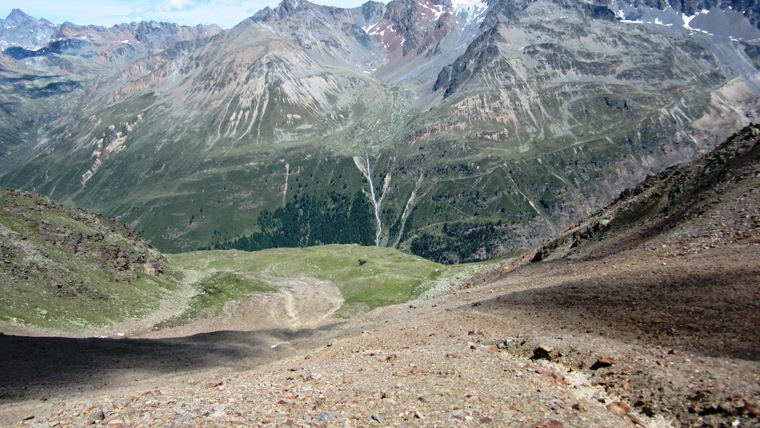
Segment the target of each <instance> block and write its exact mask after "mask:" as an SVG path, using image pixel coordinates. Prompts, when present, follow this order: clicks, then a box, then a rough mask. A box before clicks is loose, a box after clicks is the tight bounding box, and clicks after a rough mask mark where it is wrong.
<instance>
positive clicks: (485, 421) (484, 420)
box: [480, 416, 493, 424]
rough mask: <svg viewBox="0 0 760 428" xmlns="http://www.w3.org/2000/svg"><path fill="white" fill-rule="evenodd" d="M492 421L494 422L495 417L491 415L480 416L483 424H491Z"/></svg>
mask: <svg viewBox="0 0 760 428" xmlns="http://www.w3.org/2000/svg"><path fill="white" fill-rule="evenodd" d="M492 422H493V418H492V417H490V416H482V417H481V418H480V423H482V424H490V423H492Z"/></svg>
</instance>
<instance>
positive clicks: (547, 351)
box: [530, 344, 554, 360]
mask: <svg viewBox="0 0 760 428" xmlns="http://www.w3.org/2000/svg"><path fill="white" fill-rule="evenodd" d="M552 352H554V348H553V347H552V346H550V345H545V344H544V345H538V347H537V348H536V349H534V350H533V356H532V357H530V359H531V360H551V353H552Z"/></svg>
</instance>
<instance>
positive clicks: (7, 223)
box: [0, 189, 176, 330]
mask: <svg viewBox="0 0 760 428" xmlns="http://www.w3.org/2000/svg"><path fill="white" fill-rule="evenodd" d="M0 201H1V202H2V205H1V206H0V237H2V241H1V242H2V244H0V289H1V290H2V292H1V293H0V321H1V322H5V323H8V324H10V325H18V326H24V325H31V326H37V327H45V328H55V329H62V330H69V329H81V328H86V327H96V326H105V325H110V324H112V323H113V322H116V321H120V320H124V319H126V318H139V317H142V316H145V315H146V314H148V313H150V312H151V311H153V310H155V309H157V308H158V307H159V303H160V301H161V299H163V298H165V297H166V296H167V295H169V294H170V293H172V290H174V289H175V284H176V280H175V278H173V275H172V274H171V272H170V271H169V270H168V267H167V264H166V260H165V259H164V257H163V256H162V255H161V253H159V252H158V251H157V250H156V249H154V248H153V247H151V246H150V245H148V244H147V243H146V242H144V241H143V240H142V239H140V238H139V237H138V236H137V235H136V234H134V232H132V231H131V230H129V229H128V228H126V227H125V226H124V225H122V224H120V223H118V222H116V221H114V220H111V219H109V218H106V217H103V216H100V215H96V214H93V213H89V212H86V211H83V210H78V209H69V208H64V207H62V206H61V205H59V204H57V203H55V202H53V201H51V200H50V199H47V198H44V197H41V196H38V195H34V194H30V193H25V192H19V191H15V190H10V189H3V190H1V191H0Z"/></svg>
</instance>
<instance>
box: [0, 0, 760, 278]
mask: <svg viewBox="0 0 760 428" xmlns="http://www.w3.org/2000/svg"><path fill="white" fill-rule="evenodd" d="M724 3H725V2H724ZM724 3H720V4H718V2H710V1H701V2H696V1H692V2H688V1H682V2H680V3H678V4H673V5H666V4H663V2H659V1H640V2H633V3H627V2H626V3H622V2H618V1H613V2H607V1H566V0H535V1H531V0H491V1H484V2H466V1H448V0H444V1H439V0H393V1H391V2H390V3H387V4H383V3H377V2H368V3H366V4H364V5H363V6H361V7H358V8H354V9H340V8H335V7H328V6H320V5H316V4H313V3H310V2H308V1H305V0H302V1H292V0H285V1H283V2H282V3H281V4H280V5H279V6H278V7H276V8H274V9H269V8H268V9H265V10H262V11H261V12H259V13H257V14H256V15H254V16H252V17H250V18H248V19H245V20H244V21H242V22H241V23H240V24H239V25H237V26H236V27H234V28H232V29H230V30H227V31H221V30H220V29H219V28H218V27H203V26H198V27H180V26H176V25H173V24H159V23H140V24H125V25H120V26H115V27H112V28H101V27H79V26H74V25H71V24H63V25H60V26H55V25H52V24H50V23H49V22H47V21H44V20H37V19H35V18H31V17H28V16H26V15H24V14H23V13H22V12H20V11H14V12H13V13H12V14H11V15H10V16H9V17H8V18H7V19H6V20H4V21H2V22H0V28H2V33H0V46H2V47H3V54H2V55H0V88H2V91H1V92H0V105H1V106H2V108H0V184H2V185H6V186H10V187H15V188H20V189H25V190H31V191H35V192H39V193H42V194H45V195H48V196H51V197H52V198H54V199H56V200H59V201H61V202H63V203H65V204H68V205H76V206H81V207H86V208H89V209H93V210H95V211H98V212H101V213H104V214H107V215H110V216H114V217H116V218H117V219H118V220H120V221H122V222H124V223H126V224H128V225H129V226H131V227H132V228H134V229H135V230H136V231H138V232H139V233H140V234H141V235H142V236H143V237H145V238H146V239H147V240H149V241H150V242H151V243H152V244H153V245H155V246H156V247H158V248H159V249H161V250H164V251H169V252H176V251H183V250H188V249H195V248H201V247H209V248H210V247H216V248H245V249H258V248H266V247H270V246H286V245H287V246H291V245H298V246H304V245H315V244H328V243H333V242H341V243H342V242H362V243H370V244H377V245H384V246H392V247H398V248H401V249H405V250H408V251H411V252H413V253H415V254H417V255H421V256H424V257H427V258H430V259H433V260H436V261H439V262H444V263H456V262H462V261H471V260H478V259H486V258H491V257H496V256H499V255H502V254H506V253H508V252H510V251H512V250H514V249H515V248H520V247H529V246H533V245H535V244H537V243H539V242H541V241H543V240H544V239H545V238H547V237H548V236H550V235H552V234H553V233H555V232H557V231H560V230H562V229H564V228H565V227H566V226H568V225H570V224H572V223H574V222H575V221H577V220H579V219H580V218H582V217H583V216H585V215H587V214H589V213H591V212H594V211H595V210H597V209H599V208H601V207H603V206H605V205H606V204H608V203H609V202H611V201H612V200H613V198H615V197H616V196H617V195H618V193H619V192H620V191H621V190H623V189H625V188H627V187H631V186H632V185H633V184H635V183H638V182H639V181H641V180H643V179H644V177H646V175H647V174H649V173H657V172H659V171H661V170H663V169H665V168H666V167H668V166H670V165H673V164H675V163H679V162H684V161H687V160H690V159H693V158H694V157H695V156H697V155H698V154H700V153H702V152H705V151H707V150H709V149H711V148H713V147H714V146H715V145H716V144H717V143H718V142H720V141H723V140H724V139H725V138H727V137H728V136H729V135H731V134H732V133H733V132H735V131H737V130H738V129H740V128H741V127H743V126H746V125H747V124H749V123H751V122H752V121H754V120H756V119H757V118H758V115H759V114H760V110H759V109H758V107H759V105H760V102H759V101H758V100H759V99H760V98H759V97H760V84H759V83H760V82H759V81H758V75H757V71H758V69H757V66H758V63H759V62H760V50H759V49H758V46H760V30H758V27H757V23H758V11H757V9H758V8H757V5H756V3H755V2H754V1H749V2H748V1H734V2H730V4H728V3H725V4H724ZM29 29H32V31H29ZM21 33H24V35H23V36H22V34H21ZM356 219H362V220H361V221H358V220H356ZM346 228H349V229H350V231H349V232H350V233H338V232H340V231H341V230H342V229H346Z"/></svg>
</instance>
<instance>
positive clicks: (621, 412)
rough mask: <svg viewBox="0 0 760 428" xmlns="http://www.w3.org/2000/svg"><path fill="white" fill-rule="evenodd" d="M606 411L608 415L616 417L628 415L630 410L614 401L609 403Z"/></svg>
mask: <svg viewBox="0 0 760 428" xmlns="http://www.w3.org/2000/svg"><path fill="white" fill-rule="evenodd" d="M607 410H609V411H610V413H613V414H615V415H618V416H626V415H628V413H630V411H631V408H630V407H628V405H627V404H625V403H623V402H621V401H615V402H614V403H610V404H608V405H607Z"/></svg>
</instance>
